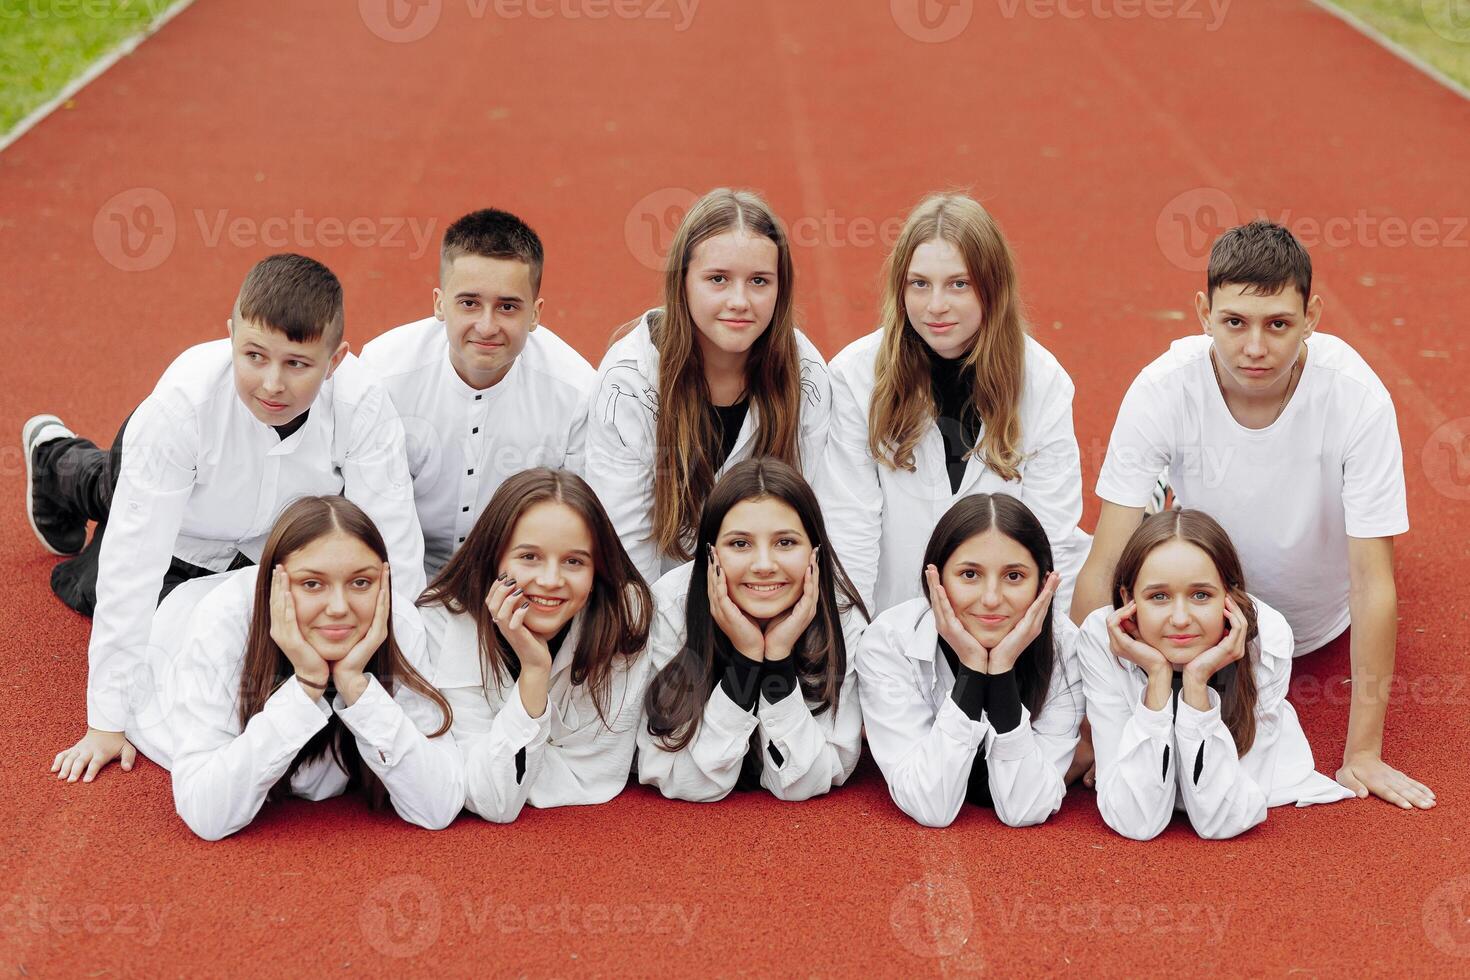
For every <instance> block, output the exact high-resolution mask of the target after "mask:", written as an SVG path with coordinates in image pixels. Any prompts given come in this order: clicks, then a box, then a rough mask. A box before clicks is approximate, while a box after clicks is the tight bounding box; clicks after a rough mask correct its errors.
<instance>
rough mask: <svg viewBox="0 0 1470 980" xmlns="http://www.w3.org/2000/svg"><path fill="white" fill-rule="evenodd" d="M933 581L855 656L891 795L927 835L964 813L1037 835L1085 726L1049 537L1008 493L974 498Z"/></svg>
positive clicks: (953, 527)
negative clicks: (983, 812)
mask: <svg viewBox="0 0 1470 980" xmlns="http://www.w3.org/2000/svg"><path fill="white" fill-rule="evenodd" d="M923 569H924V570H923V574H922V578H923V583H924V588H925V591H927V592H928V598H918V599H910V600H908V601H907V602H902V603H900V604H898V605H897V606H894V607H893V608H891V609H888V610H886V611H885V612H883V613H882V614H880V615H879V616H878V618H877V619H875V620H874V621H873V625H872V626H870V627H868V630H867V632H866V633H864V634H863V642H862V645H861V646H859V648H858V653H857V668H858V677H859V683H858V690H859V691H860V692H861V693H862V699H863V722H864V725H865V727H866V728H867V733H868V747H869V748H871V749H872V751H873V758H874V759H875V760H877V763H878V768H880V769H881V770H883V778H884V779H885V780H886V781H887V782H888V793H889V795H890V796H892V797H893V801H894V802H895V803H897V804H898V805H899V807H900V808H901V809H902V810H903V811H904V812H905V813H907V814H908V815H909V816H911V817H913V818H914V819H915V820H917V821H918V822H919V823H921V824H924V825H925V826H929V827H946V826H948V825H949V824H950V823H952V822H953V821H954V819H955V818H956V817H957V816H958V815H959V812H960V810H961V809H962V808H963V806H964V804H965V803H966V802H970V803H974V804H976V805H978V806H982V807H986V808H990V809H994V810H995V815H996V816H997V817H999V818H1000V820H1001V822H1003V823H1005V824H1008V825H1010V826H1012V827H1024V826H1030V825H1033V824H1039V823H1041V822H1043V821H1045V820H1047V819H1048V818H1049V817H1051V815H1052V814H1054V813H1056V812H1057V809H1058V808H1059V807H1061V805H1062V797H1063V796H1064V795H1065V794H1066V791H1067V787H1066V783H1065V774H1066V772H1067V768H1068V765H1069V764H1070V763H1071V761H1072V753H1073V752H1074V750H1075V749H1076V748H1077V740H1078V735H1079V731H1080V726H1081V724H1082V714H1083V706H1082V678H1081V676H1080V675H1079V673H1078V669H1077V657H1076V646H1077V627H1075V626H1073V625H1072V621H1071V620H1070V619H1068V618H1067V615H1066V610H1065V609H1060V608H1057V607H1056V605H1055V602H1054V598H1053V597H1054V596H1055V595H1056V591H1057V587H1058V585H1059V584H1060V583H1059V578H1058V575H1057V573H1056V571H1055V570H1054V569H1053V567H1052V559H1051V545H1050V543H1049V542H1048V541H1047V539H1046V532H1045V531H1044V530H1043V529H1042V527H1041V522H1040V521H1038V520H1037V519H1036V515H1035V514H1032V513H1031V511H1030V509H1028V508H1027V507H1026V505H1025V504H1023V503H1021V502H1020V501H1019V500H1017V499H1016V498H1015V497H1012V496H1010V495H1009V494H1004V493H994V494H991V493H982V494H975V495H973V496H969V497H965V498H963V499H962V500H960V501H959V502H958V503H956V504H955V505H954V506H953V507H951V508H950V509H949V510H948V511H947V512H946V513H945V515H944V516H943V517H942V518H940V520H939V523H938V524H937V525H935V527H934V532H933V534H931V535H930V537H929V543H928V545H927V547H926V548H925V549H924V556H923ZM916 577H918V576H916Z"/></svg>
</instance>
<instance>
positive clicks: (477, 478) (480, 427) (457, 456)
mask: <svg viewBox="0 0 1470 980" xmlns="http://www.w3.org/2000/svg"><path fill="white" fill-rule="evenodd" d="M362 363H363V366H365V367H366V368H368V370H370V371H371V372H372V373H373V374H374V375H375V376H376V377H377V378H378V379H379V380H380V381H381V382H382V383H383V386H384V387H386V388H387V389H388V394H389V395H390V396H391V397H392V399H393V404H394V406H395V407H396V408H397V409H398V414H399V416H400V417H401V418H402V420H403V427H404V432H405V436H406V439H407V445H408V468H409V472H410V473H411V474H412V475H413V493H414V500H415V502H416V504H417V507H418V515H419V525H420V526H421V527H422V528H423V533H424V564H425V567H426V571H427V572H428V575H429V576H430V577H432V576H433V575H435V574H436V573H437V572H438V571H439V570H440V569H441V568H443V567H444V565H445V563H447V562H448V561H449V558H450V556H451V555H453V554H454V552H455V551H456V550H458V549H459V546H460V545H461V544H463V543H464V540H465V538H467V537H468V536H469V533H470V529H471V528H473V527H474V526H475V521H476V520H478V519H479V517H480V512H481V511H483V510H484V509H485V505H486V504H488V503H489V502H490V498H491V497H492V496H494V494H495V491H496V490H497V489H498V488H499V487H500V484H501V483H503V482H504V481H505V479H506V478H507V477H509V476H511V475H513V474H515V473H519V472H520V471H521V470H525V469H530V468H532V467H535V466H549V467H551V468H552V469H568V470H571V471H573V472H575V473H577V474H578V475H580V474H581V472H582V468H583V467H582V444H583V433H584V429H585V425H586V416H587V400H588V397H589V395H590V394H591V392H592V387H593V384H594V382H595V381H596V378H597V373H596V372H595V371H594V370H593V369H592V365H591V364H588V363H587V361H586V359H585V358H583V357H582V355H581V354H578V353H577V352H576V351H575V350H573V349H572V348H571V347H570V346H569V345H568V344H567V343H566V342H565V341H563V340H562V339H561V338H560V337H558V336H557V335H556V334H554V333H552V332H551V330H550V328H548V327H546V326H544V325H543V326H539V327H537V328H536V329H535V330H533V331H532V332H531V333H530V335H529V336H527V338H526V346H525V349H524V350H522V351H521V353H520V355H519V356H518V357H516V359H515V361H514V363H512V364H511V367H510V371H509V372H507V374H506V375H505V377H504V378H502V379H500V381H499V383H497V384H495V385H494V386H493V387H490V388H486V389H484V390H483V391H482V390H477V389H475V388H472V387H470V386H469V385H468V384H466V383H465V381H464V379H463V378H461V377H460V376H459V374H458V373H456V372H455V370H454V365H453V364H452V363H451V362H450V360H449V341H448V338H447V335H446V334H445V325H444V322H443V321H442V320H438V319H435V318H434V317H428V318H426V319H423V320H419V321H418V322H416V323H409V324H405V325H403V326H401V327H397V328H395V329H393V330H390V331H388V332H387V333H385V334H383V335H382V336H380V337H378V338H376V339H374V340H372V341H370V342H369V343H368V344H367V346H365V347H364V348H363V350H362Z"/></svg>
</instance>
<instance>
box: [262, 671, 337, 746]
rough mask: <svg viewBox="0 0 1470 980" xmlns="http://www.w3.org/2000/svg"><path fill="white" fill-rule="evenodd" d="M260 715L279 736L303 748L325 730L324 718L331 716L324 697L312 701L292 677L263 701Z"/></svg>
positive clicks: (330, 709) (325, 720)
mask: <svg viewBox="0 0 1470 980" xmlns="http://www.w3.org/2000/svg"><path fill="white" fill-rule="evenodd" d="M261 714H264V715H267V716H268V717H269V718H270V720H271V724H273V725H274V726H275V728H276V731H278V732H280V733H281V735H282V737H284V738H286V739H287V740H289V741H292V742H294V741H296V740H297V739H300V742H301V744H302V745H305V744H306V742H307V740H308V739H310V738H311V737H312V736H313V735H315V734H316V733H317V732H319V731H321V730H322V729H323V728H325V727H326V725H327V719H329V718H331V717H332V706H331V705H330V704H328V703H327V699H326V698H322V699H321V700H319V701H316V700H312V697H311V695H310V694H308V693H306V688H304V687H302V686H301V685H300V684H298V683H296V678H295V676H292V677H289V678H287V679H286V683H284V684H282V685H281V686H280V687H278V688H276V690H275V693H274V694H272V695H271V696H270V697H269V698H267V699H266V702H265V707H263V708H262V709H261Z"/></svg>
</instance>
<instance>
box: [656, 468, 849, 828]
mask: <svg viewBox="0 0 1470 980" xmlns="http://www.w3.org/2000/svg"><path fill="white" fill-rule="evenodd" d="M653 591H654V601H655V605H656V608H657V613H656V616H655V620H654V626H653V634H652V636H651V637H650V638H649V651H650V654H651V656H652V659H653V666H654V668H655V669H656V670H657V671H658V675H657V676H656V677H655V678H654V680H653V682H652V683H651V684H650V685H649V687H648V694H647V696H646V697H645V699H644V703H645V710H646V713H647V724H646V725H645V726H643V727H640V729H639V732H638V778H639V780H640V781H641V782H644V783H648V784H651V785H653V786H657V787H658V789H659V791H660V792H662V793H663V794H664V795H665V796H667V797H671V798H674V799H682V800H693V801H710V800H718V799H722V798H723V797H725V796H726V795H727V794H728V793H729V792H730V791H731V790H732V789H735V788H736V787H737V785H738V786H739V788H741V789H753V788H755V787H757V786H764V787H765V788H766V789H767V790H769V791H770V792H771V793H772V794H773V795H774V796H776V797H777V798H778V799H782V800H804V799H808V798H809V797H812V796H817V795H820V794H822V793H825V792H827V791H828V790H830V789H831V788H832V787H834V786H840V785H842V783H843V782H845V781H846V780H847V777H848V776H850V775H851V774H852V770H853V767H855V766H856V765H857V761H858V755H859V753H860V751H861V747H862V713H861V708H860V705H859V701H858V697H857V690H856V686H857V676H856V674H855V673H854V671H853V667H852V651H853V650H854V649H856V647H857V642H858V639H859V637H860V636H861V635H862V631H863V629H864V627H865V626H866V625H867V621H868V614H867V609H866V608H865V607H864V606H863V602H862V600H861V599H860V598H859V597H858V594H857V591H856V590H855V589H854V588H853V586H852V583H851V581H849V579H848V577H847V574H846V573H845V572H844V571H843V570H842V566H841V564H840V563H838V561H837V559H836V556H834V555H833V554H832V549H831V547H829V545H828V542H827V532H826V529H825V527H824V526H823V524H822V513H821V510H820V509H819V508H818V506H817V500H816V496H815V495H814V494H813V493H812V490H811V487H810V486H808V485H807V482H806V480H805V479H803V478H802V476H801V474H800V473H799V472H797V471H796V469H795V468H793V467H791V466H788V465H787V464H785V463H783V462H781V461H779V460H775V459H767V458H755V459H748V460H744V461H743V462H740V463H738V464H736V465H735V466H733V467H731V469H730V471H729V472H728V473H726V474H725V475H724V476H723V477H721V478H720V481H719V482H718V483H716V484H715V487H714V489H713V490H712V491H711V492H710V495H709V498H708V500H706V501H705V504H704V509H703V512H702V514H701V516H700V521H699V531H698V535H697V537H696V540H695V546H694V561H692V562H691V563H689V564H688V565H685V566H684V567H682V568H678V569H675V570H674V571H671V572H669V573H668V574H667V575H665V576H664V577H663V578H662V579H660V580H659V582H658V584H657V585H656V586H654V590H653Z"/></svg>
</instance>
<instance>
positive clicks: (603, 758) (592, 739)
mask: <svg viewBox="0 0 1470 980" xmlns="http://www.w3.org/2000/svg"><path fill="white" fill-rule="evenodd" d="M614 676H615V677H618V678H619V679H618V680H615V681H614V684H613V687H612V690H611V691H610V692H609V694H610V697H609V699H608V701H609V703H608V704H607V705H606V706H605V708H606V711H607V720H606V723H604V721H603V718H602V716H601V715H599V714H598V712H597V707H596V705H595V704H593V702H592V695H591V692H590V691H588V690H587V689H586V688H585V687H577V688H575V689H574V692H573V695H572V696H573V697H576V698H579V699H582V701H583V704H582V705H581V707H580V710H579V715H580V718H581V724H580V725H579V726H578V727H577V728H576V729H572V730H568V729H567V727H566V725H565V723H564V722H563V720H562V714H561V711H560V709H559V708H558V707H557V705H556V704H553V703H548V705H547V709H546V711H547V714H548V715H550V716H551V723H550V727H551V731H552V732H555V733H558V734H557V735H556V736H555V737H554V738H551V739H548V740H547V742H546V744H545V746H544V747H543V748H542V749H541V750H540V751H541V759H540V763H539V768H538V772H537V774H536V776H535V782H534V785H532V787H531V793H532V795H533V797H534V799H533V800H532V804H533V805H535V806H568V805H581V804H589V803H606V802H607V801H608V800H610V799H612V798H613V797H615V796H617V795H618V794H619V793H621V792H622V791H623V788H624V787H625V786H627V785H628V773H629V772H630V771H631V770H632V768H633V757H634V754H635V752H636V750H637V746H638V726H639V722H640V721H642V719H643V695H644V692H645V689H646V683H647V679H648V676H649V674H648V671H647V670H646V669H645V668H644V665H643V664H641V663H637V662H634V663H631V664H629V665H628V667H627V668H626V672H622V671H619V672H617V673H615V675H614ZM631 678H636V679H637V682H636V683H633V682H630V679H631ZM620 684H621V688H619V685H620ZM517 697H519V696H517ZM529 781H530V780H528V782H529Z"/></svg>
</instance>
